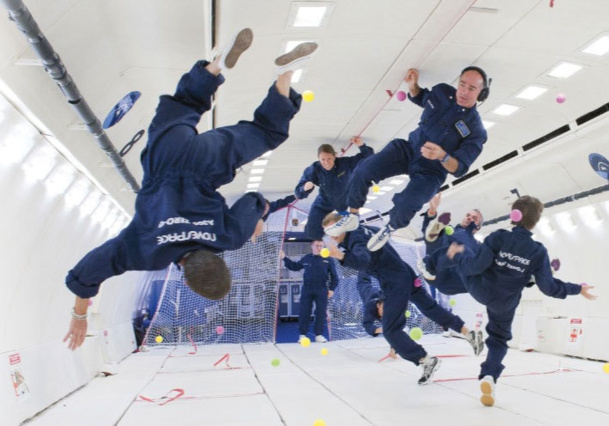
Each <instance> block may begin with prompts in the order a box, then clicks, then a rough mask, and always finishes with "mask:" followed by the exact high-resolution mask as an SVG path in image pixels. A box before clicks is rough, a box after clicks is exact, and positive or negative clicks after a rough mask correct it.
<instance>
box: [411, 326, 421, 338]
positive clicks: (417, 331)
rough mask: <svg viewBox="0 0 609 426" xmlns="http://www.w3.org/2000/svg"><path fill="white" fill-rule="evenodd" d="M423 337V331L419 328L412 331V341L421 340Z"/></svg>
mask: <svg viewBox="0 0 609 426" xmlns="http://www.w3.org/2000/svg"><path fill="white" fill-rule="evenodd" d="M421 337H423V330H421V329H420V328H419V327H414V328H413V329H412V330H410V338H411V339H412V340H419V339H420V338H421Z"/></svg>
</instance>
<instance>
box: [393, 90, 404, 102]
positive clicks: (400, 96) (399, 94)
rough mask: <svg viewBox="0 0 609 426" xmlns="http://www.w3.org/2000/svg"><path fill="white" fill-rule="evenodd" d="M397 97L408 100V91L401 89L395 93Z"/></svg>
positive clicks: (400, 99) (402, 100) (399, 99)
mask: <svg viewBox="0 0 609 426" xmlns="http://www.w3.org/2000/svg"><path fill="white" fill-rule="evenodd" d="M395 97H396V98H397V99H398V101H400V102H404V101H405V100H406V92H404V91H403V90H400V91H399V92H397V93H396V94H395Z"/></svg>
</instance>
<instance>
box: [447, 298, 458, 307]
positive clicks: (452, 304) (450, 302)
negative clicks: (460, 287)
mask: <svg viewBox="0 0 609 426" xmlns="http://www.w3.org/2000/svg"><path fill="white" fill-rule="evenodd" d="M448 304H449V305H450V306H455V305H456V304H457V301H456V300H455V299H450V300H449V301H448Z"/></svg>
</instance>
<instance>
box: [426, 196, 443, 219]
mask: <svg viewBox="0 0 609 426" xmlns="http://www.w3.org/2000/svg"><path fill="white" fill-rule="evenodd" d="M440 201H442V193H441V192H438V193H437V194H436V195H434V196H433V197H431V200H429V210H428V213H429V216H435V215H436V214H437V213H438V206H439V205H440Z"/></svg>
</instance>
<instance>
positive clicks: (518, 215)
mask: <svg viewBox="0 0 609 426" xmlns="http://www.w3.org/2000/svg"><path fill="white" fill-rule="evenodd" d="M510 220H511V221H512V222H516V223H518V222H520V221H521V220H522V212H521V211H520V210H518V209H514V210H512V211H511V212H510Z"/></svg>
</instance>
